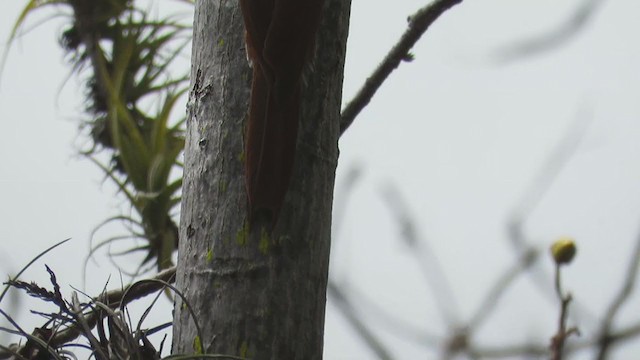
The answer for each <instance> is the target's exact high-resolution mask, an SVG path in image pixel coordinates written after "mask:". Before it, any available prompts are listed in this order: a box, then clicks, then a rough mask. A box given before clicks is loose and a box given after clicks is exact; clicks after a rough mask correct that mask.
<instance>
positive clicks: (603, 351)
mask: <svg viewBox="0 0 640 360" xmlns="http://www.w3.org/2000/svg"><path fill="white" fill-rule="evenodd" d="M639 266H640V237H638V239H637V240H636V246H635V249H634V251H633V254H632V256H631V261H630V262H629V267H628V268H627V274H626V276H625V281H624V283H623V284H622V288H621V289H620V291H619V292H618V294H616V296H615V297H614V298H613V301H612V302H611V305H609V308H608V309H607V312H606V315H605V317H604V320H603V321H602V326H601V328H600V336H599V339H598V342H599V346H600V349H599V350H598V357H597V359H598V360H603V359H606V358H607V354H608V352H609V350H611V345H613V343H614V342H615V341H616V339H617V338H614V337H613V336H612V334H611V329H612V327H613V321H614V319H615V317H616V315H617V314H618V312H619V311H620V309H621V308H622V305H624V303H625V302H626V301H627V300H628V299H629V296H630V295H631V294H632V292H633V290H634V285H635V283H636V279H637V277H638V267H639Z"/></svg>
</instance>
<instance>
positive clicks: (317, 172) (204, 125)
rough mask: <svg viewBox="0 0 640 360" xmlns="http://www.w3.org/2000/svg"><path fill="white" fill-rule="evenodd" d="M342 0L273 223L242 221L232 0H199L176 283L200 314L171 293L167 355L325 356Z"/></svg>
mask: <svg viewBox="0 0 640 360" xmlns="http://www.w3.org/2000/svg"><path fill="white" fill-rule="evenodd" d="M300 1H302V0H300ZM350 5H351V1H350V0H326V4H325V9H324V15H323V20H322V24H321V28H320V31H319V34H318V40H317V50H316V54H315V57H314V62H313V67H312V68H313V71H309V72H308V73H307V75H306V76H305V84H304V85H303V90H302V98H303V104H302V112H301V122H300V129H299V133H298V141H297V153H296V158H295V165H294V170H293V178H292V180H291V185H290V189H289V192H288V194H287V196H286V199H285V204H284V206H283V208H282V211H281V212H280V214H279V217H278V221H277V224H276V226H275V228H274V229H273V231H271V229H266V228H262V227H259V226H251V228H250V227H249V226H248V222H247V213H246V208H247V195H246V193H245V186H244V170H243V169H244V166H243V160H244V154H243V131H244V124H245V121H246V117H247V107H248V99H249V89H250V84H251V72H250V69H249V67H248V63H247V59H246V54H245V49H244V39H243V27H242V26H243V25H242V15H241V13H240V9H239V6H238V1H237V0H216V1H208V0H201V1H197V2H196V8H195V21H194V37H193V58H192V70H191V79H192V80H191V83H192V86H191V92H190V96H189V104H188V110H187V111H188V116H187V119H188V120H187V121H188V123H187V140H186V148H185V169H184V184H183V190H182V193H183V198H182V211H181V224H180V245H179V258H178V271H177V279H176V281H177V287H178V288H179V289H180V290H181V291H182V292H183V294H184V296H185V298H186V302H188V305H190V306H191V308H192V309H193V311H194V313H195V314H196V318H195V319H193V318H192V317H191V316H190V313H189V311H188V309H187V307H186V304H184V301H182V300H181V299H177V300H176V305H175V318H174V340H173V353H194V352H198V351H200V348H201V351H202V352H204V353H218V354H228V355H235V356H242V357H247V358H252V359H286V360H288V359H320V358H322V345H323V330H324V312H325V302H326V284H327V274H328V264H329V248H330V234H331V231H330V230H331V205H332V199H333V185H334V178H335V169H336V164H337V160H338V146H337V144H338V134H339V119H340V106H341V97H342V79H343V67H344V56H345V46H346V38H347V31H348V22H349V10H350ZM194 321H195V322H197V323H198V325H199V327H200V329H201V336H202V337H201V338H199V337H198V334H197V328H196V326H195V325H194V324H195V323H194ZM200 340H201V341H200ZM200 344H201V345H200Z"/></svg>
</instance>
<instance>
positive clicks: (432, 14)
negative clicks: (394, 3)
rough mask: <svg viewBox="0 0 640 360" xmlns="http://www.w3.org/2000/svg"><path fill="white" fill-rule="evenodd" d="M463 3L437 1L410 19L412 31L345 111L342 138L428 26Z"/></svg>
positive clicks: (399, 42) (405, 35) (388, 55)
mask: <svg viewBox="0 0 640 360" xmlns="http://www.w3.org/2000/svg"><path fill="white" fill-rule="evenodd" d="M461 2H462V0H436V1H434V2H432V3H431V4H429V5H427V6H425V7H423V8H421V9H420V10H418V12H416V13H415V14H413V15H412V16H410V17H409V28H408V29H407V30H406V31H405V32H404V34H402V36H401V37H400V39H399V40H398V42H397V43H396V44H395V45H394V46H393V48H392V49H391V50H390V51H389V53H388V54H387V56H386V57H385V58H384V60H382V63H380V65H378V68H377V69H375V71H374V72H373V74H371V76H370V77H369V78H368V79H367V80H366V81H365V83H364V85H363V86H362V88H360V90H359V91H358V93H357V94H356V96H355V97H354V98H353V99H352V100H351V102H349V104H347V106H346V107H345V108H344V109H343V110H342V118H341V119H340V134H343V133H344V132H345V130H347V128H348V127H349V126H351V124H352V123H353V120H354V119H355V118H356V116H358V114H359V113H360V111H362V109H364V107H365V106H367V104H369V102H370V101H371V99H372V98H373V95H374V94H375V93H376V92H377V91H378V89H379V88H380V86H381V85H382V83H383V82H384V81H385V80H386V79H387V78H388V77H389V75H390V74H391V72H392V71H393V70H395V69H396V68H397V67H398V65H400V62H402V61H403V60H407V59H408V55H409V50H411V48H412V47H413V46H414V45H415V44H416V43H417V42H418V40H420V37H422V35H423V34H424V33H425V32H426V31H427V29H428V28H429V26H431V24H433V23H434V22H435V21H436V20H437V19H438V18H439V17H440V15H442V14H444V12H445V11H447V10H449V9H450V8H452V7H453V6H454V5H457V4H459V3H461Z"/></svg>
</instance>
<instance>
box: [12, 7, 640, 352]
mask: <svg viewBox="0 0 640 360" xmlns="http://www.w3.org/2000/svg"><path fill="white" fill-rule="evenodd" d="M579 3H581V2H580V1H576V0H572V1H564V2H558V1H552V0H536V1H531V0H519V1H514V0H485V1H472V0H466V1H464V2H463V3H462V4H461V5H458V6H457V7H455V8H453V9H452V10H450V11H449V12H448V13H446V14H445V15H444V16H443V17H442V18H441V19H439V20H438V21H436V23H435V25H434V26H433V27H432V28H431V29H430V30H429V31H428V32H427V35H426V36H425V37H423V39H422V40H421V41H420V43H419V44H418V46H416V48H414V49H413V53H414V54H415V56H416V59H415V61H413V62H411V63H403V64H402V65H401V66H400V68H399V69H398V70H397V71H396V72H394V73H393V74H392V76H391V78H390V79H389V80H388V81H387V82H386V83H385V85H384V86H383V87H382V89H381V90H380V91H379V93H378V94H377V95H376V96H375V97H374V99H373V101H372V103H371V104H370V105H369V106H368V107H367V108H366V109H365V110H364V111H363V113H362V114H361V115H360V116H359V117H358V118H357V119H356V122H355V124H354V125H353V126H352V127H351V128H350V129H349V130H348V131H347V133H346V134H345V135H344V136H343V138H342V139H341V142H340V150H341V154H340V155H341V157H340V164H339V169H338V175H337V184H338V186H340V185H341V184H342V181H343V180H344V179H345V175H346V174H347V172H348V171H350V170H352V169H353V168H354V167H357V168H359V169H361V170H362V176H361V178H360V181H359V183H358V186H357V187H356V189H355V191H354V193H353V194H351V196H350V197H349V200H348V206H347V208H346V213H345V217H344V218H343V219H342V226H341V228H340V229H339V233H337V234H336V239H335V240H334V244H333V248H332V256H333V259H332V268H331V271H332V273H331V275H332V277H333V278H334V279H335V280H337V281H338V282H339V283H341V284H347V285H348V286H347V287H348V289H349V290H350V291H352V292H353V295H354V296H357V299H361V296H363V294H364V295H365V296H366V297H367V299H368V300H367V302H363V301H362V300H360V301H359V303H358V305H359V306H358V309H359V310H361V312H362V314H365V315H367V314H368V320H369V322H368V323H370V324H374V325H376V324H377V326H376V328H378V329H385V328H386V329H387V330H378V331H376V333H377V334H378V335H380V336H381V337H382V338H383V339H384V343H385V345H386V346H387V347H388V348H389V349H390V350H391V351H392V353H393V354H394V355H396V358H398V359H413V358H432V357H434V356H435V353H433V352H431V351H429V350H428V348H427V347H426V346H424V345H420V344H416V343H415V342H412V341H409V340H407V339H401V337H400V336H395V335H392V334H391V331H390V330H389V329H390V326H389V325H380V323H379V322H376V321H375V319H374V315H371V314H372V313H373V312H372V311H371V309H372V308H373V307H380V308H382V309H384V310H385V311H387V312H388V313H389V314H391V315H392V316H393V317H395V318H397V319H401V320H404V321H407V322H409V323H410V324H412V325H413V326H415V327H417V328H419V329H422V330H423V331H425V332H427V333H430V334H436V335H439V336H444V335H446V334H447V327H448V326H449V325H451V324H449V323H448V322H446V321H445V320H443V317H442V314H441V311H439V309H438V308H437V307H436V303H435V300H434V296H433V291H431V289H430V288H429V287H428V286H427V285H426V283H425V280H424V276H423V275H422V272H421V271H422V270H421V269H422V268H421V265H420V264H419V263H418V262H417V261H416V257H421V258H428V254H424V255H423V254H420V255H418V256H416V254H415V251H409V250H408V248H407V247H406V246H405V245H404V244H403V243H402V242H401V241H400V240H399V239H400V236H399V228H398V227H397V226H396V223H395V222H394V217H393V215H392V214H391V212H390V209H389V208H388V206H387V203H386V202H385V200H384V197H383V191H384V189H385V188H386V187H388V186H395V187H396V188H397V189H398V192H399V193H400V194H401V196H402V197H403V198H404V200H405V201H406V203H407V204H408V207H409V210H410V211H411V215H412V216H413V217H414V219H416V221H417V231H418V234H419V236H420V238H421V239H422V240H424V241H426V242H427V243H428V247H430V248H431V249H432V250H433V252H434V253H435V254H436V256H437V259H438V262H439V263H440V264H442V265H443V268H444V272H445V273H446V277H447V279H448V282H449V285H450V286H451V287H452V289H453V292H454V297H455V303H456V304H455V307H456V308H457V311H456V313H455V317H456V319H457V320H459V321H460V322H462V323H464V322H465V321H468V319H469V317H470V316H471V315H472V314H473V313H474V312H475V311H476V308H477V306H478V305H479V304H480V301H481V299H482V297H483V295H484V294H485V293H486V292H487V289H488V287H489V286H490V284H492V282H493V281H494V280H495V279H496V278H497V277H498V276H500V275H501V274H503V272H504V271H505V270H506V269H507V268H509V267H510V266H511V265H512V264H513V263H514V261H515V256H514V255H515V253H514V252H513V249H512V247H511V245H510V243H509V241H508V237H507V228H506V225H507V221H508V219H509V217H510V216H511V215H512V212H513V210H514V209H515V208H516V207H517V206H518V205H519V203H520V200H521V199H522V198H523V196H525V193H526V191H527V190H528V189H529V187H530V184H531V183H532V182H533V180H534V179H535V177H536V176H537V175H538V174H540V170H541V168H542V166H543V165H544V163H545V161H546V160H547V158H548V156H549V155H550V154H551V151H552V150H553V149H554V147H555V146H557V145H558V143H559V142H560V141H561V140H562V139H563V138H564V137H565V136H566V134H567V132H568V131H569V129H571V127H572V126H574V125H573V124H575V123H576V122H580V121H583V122H584V123H586V122H590V125H589V127H588V128H587V130H586V134H585V135H584V137H583V138H582V139H581V142H580V144H579V146H578V148H577V149H576V152H575V154H574V155H573V157H572V158H571V159H570V161H569V162H568V164H567V165H566V166H565V167H564V168H563V169H562V171H561V172H560V174H559V177H558V178H557V180H556V181H555V182H554V183H553V185H552V186H551V188H550V190H549V192H548V193H547V194H546V196H545V197H544V198H543V199H542V201H541V202H540V204H539V206H538V207H536V208H535V210H534V211H533V213H532V214H531V216H530V217H529V218H528V221H527V222H526V225H525V231H526V234H527V236H529V237H530V240H531V242H532V243H533V244H535V245H537V246H539V247H540V248H541V249H543V250H544V251H546V248H547V247H548V245H549V243H550V242H551V241H552V240H553V239H554V238H556V237H558V236H560V235H571V236H574V237H576V239H577V240H578V243H579V252H578V256H577V258H576V261H575V262H574V264H572V265H571V266H570V267H569V268H568V269H566V271H565V277H564V283H565V286H566V287H567V288H568V289H570V290H571V291H572V293H573V294H574V298H576V299H577V301H578V302H579V303H580V306H581V307H582V308H584V309H586V311H587V313H588V314H590V315H587V316H583V317H581V318H580V319H578V321H579V323H578V325H579V326H580V328H581V330H582V332H583V336H585V337H588V336H590V335H592V334H593V331H595V330H596V329H597V327H596V325H597V322H596V320H597V319H598V317H599V316H600V315H601V314H602V313H603V311H604V309H605V308H606V306H607V305H608V304H609V302H610V301H611V299H612V297H613V295H614V294H615V292H616V291H617V290H618V288H619V287H620V279H621V277H622V275H623V274H624V271H625V270H626V265H627V262H628V257H629V255H628V254H629V253H630V252H631V250H632V246H633V244H634V241H635V240H636V237H637V235H638V232H639V231H640V226H639V225H640V222H639V221H638V220H639V219H640V186H638V185H639V183H640V181H639V180H640V161H639V156H638V154H640V123H639V122H638V118H640V101H638V95H639V94H640V71H639V66H638V64H640V45H639V44H640V43H639V42H638V34H640V23H639V22H638V21H637V14H638V12H639V11H640V4H639V3H638V2H637V1H633V0H617V1H613V0H610V1H605V2H604V5H603V6H602V8H601V9H600V10H599V11H598V13H597V15H596V16H595V18H593V19H592V21H591V22H590V24H589V25H588V26H587V27H586V28H585V29H584V30H583V31H581V32H580V33H579V34H578V35H577V36H576V37H574V38H572V40H571V41H569V42H567V43H566V44H564V45H562V46H560V47H559V48H557V49H555V50H552V51H549V52H545V53H543V54H540V55H537V56H532V57H529V58H525V59H522V60H519V61H515V62H511V63H508V64H506V65H501V66H497V65H496V64H495V63H492V62H491V61H490V59H491V56H492V55H495V54H496V52H497V51H498V50H499V49H501V48H503V47H504V46H505V45H509V44H513V43H517V42H518V41H519V40H523V39H528V38H530V37H532V36H536V35H540V34H545V33H546V32H547V31H548V30H551V29H555V28H557V27H558V26H560V25H561V24H563V22H564V21H565V20H566V19H567V18H568V17H569V16H570V15H571V14H572V11H573V10H574V9H575V7H576V6H577V4H579ZM389 4H390V2H389V1H382V0H353V8H352V22H351V34H350V38H349V49H348V54H347V56H348V60H347V68H346V79H345V87H344V94H345V101H348V100H350V99H351V97H352V96H353V94H354V93H355V91H356V90H357V89H358V88H359V87H360V85H361V84H362V82H363V81H364V79H365V78H366V77H367V76H368V75H369V74H370V73H371V71H372V70H373V68H374V67H375V66H376V65H377V63H378V62H379V61H380V60H381V58H382V57H383V56H384V54H386V52H387V51H388V49H389V48H390V47H391V46H392V44H393V43H394V42H395V41H396V40H397V38H398V37H399V36H400V34H401V33H402V32H403V31H404V29H405V28H406V24H407V23H406V18H407V16H408V15H410V14H412V13H413V12H415V11H416V10H417V9H418V8H420V7H421V6H423V5H424V4H425V2H424V1H420V0H402V1H394V2H393V6H390V5H389ZM23 5H24V2H20V1H4V2H2V4H1V7H0V9H1V10H0V39H6V38H7V36H8V33H9V30H10V27H11V24H12V23H13V21H14V20H15V19H16V17H17V14H18V12H19V10H20V8H21V7H22V6H23ZM30 24H33V22H30ZM61 24H63V21H62V20H55V21H53V22H49V23H46V24H44V25H42V26H39V27H37V28H36V29H35V30H33V31H31V32H30V33H28V34H27V35H26V36H24V37H23V38H21V39H20V40H19V41H17V42H16V43H15V44H14V47H13V48H12V49H11V52H10V55H9V58H8V61H7V63H6V65H5V69H4V73H3V76H2V79H1V83H0V121H1V125H2V127H1V128H2V131H1V132H0V164H2V165H1V166H0V199H2V200H1V201H0V272H1V273H2V274H6V273H14V272H15V271H17V270H18V269H19V268H20V267H22V266H23V265H24V264H26V263H27V262H28V261H29V260H30V259H31V258H32V257H33V256H35V255H36V254H38V253H39V252H40V251H42V250H43V249H45V248H46V247H48V246H50V245H51V244H53V243H55V242H57V241H60V240H62V239H65V238H69V237H71V238H72V242H70V243H68V244H66V245H64V246H63V247H62V248H59V249H57V250H54V252H52V253H50V254H49V255H47V256H46V258H45V260H44V261H40V262H39V263H38V264H37V265H35V266H34V267H32V268H31V269H30V270H29V271H28V272H27V274H26V275H25V276H24V279H25V280H35V281H37V282H39V283H40V284H41V285H45V284H48V275H47V274H46V272H45V271H44V267H43V265H42V264H43V263H47V264H49V266H51V267H52V268H53V269H54V270H55V271H56V273H57V274H58V278H59V280H60V281H61V283H62V284H64V285H65V286H63V288H64V289H66V291H67V292H70V291H71V289H70V288H69V286H68V285H73V286H76V287H82V276H81V273H82V271H83V267H82V264H83V260H84V257H85V256H86V254H87V251H88V247H89V246H88V238H89V234H90V232H91V230H92V228H93V227H94V226H95V225H97V224H99V223H100V222H101V221H103V220H104V219H106V218H107V217H109V216H112V215H115V214H117V213H118V211H120V210H121V209H122V206H123V204H124V202H123V200H122V199H120V198H119V197H117V196H115V195H114V194H115V190H114V187H113V186H111V185H110V184H108V183H102V180H103V175H102V173H101V172H100V170H99V169H97V168H96V167H95V165H93V164H92V163H90V162H89V161H86V160H84V159H82V158H81V157H79V156H77V151H78V147H79V145H80V144H83V139H82V138H81V137H78V131H77V129H78V124H79V119H80V118H81V115H80V110H81V109H82V106H81V100H82V97H81V94H82V89H81V88H80V81H79V80H77V79H75V78H72V79H71V80H69V82H68V83H67V84H66V86H64V87H62V91H59V90H60V88H61V86H62V84H63V81H64V80H65V79H66V77H67V76H68V73H69V67H68V66H67V64H66V63H65V62H64V60H63V57H62V52H61V50H60V48H59V46H58V43H57V39H58V37H59V35H60V33H61V31H62V29H63V28H62V25H61ZM4 49H5V47H4V44H3V45H2V50H4ZM184 61H185V66H188V59H185V60H184ZM342 197H344V193H341V192H340V188H338V189H337V191H336V198H342ZM98 261H99V263H100V264H101V266H100V267H97V266H91V267H90V268H89V273H88V277H89V282H90V284H89V285H88V286H87V289H89V290H91V291H94V292H95V291H97V289H100V288H101V287H102V284H104V282H105V281H106V280H107V278H108V277H109V276H111V277H112V280H111V284H112V286H113V287H115V286H117V285H118V284H119V280H118V272H117V271H116V270H114V269H113V268H112V267H110V266H109V264H108V261H107V260H105V259H104V258H100V259H98ZM432 264H433V261H429V264H428V265H427V266H431V265H432ZM541 264H542V268H543V269H545V271H547V274H551V272H550V270H551V263H550V261H549V260H548V259H547V258H546V257H545V258H543V260H542V261H541ZM530 280H531V278H530V277H527V276H524V277H521V278H520V279H519V280H518V281H517V282H516V283H515V285H514V286H513V287H512V288H511V289H510V291H509V292H508V293H507V295H506V296H505V298H504V299H503V300H502V301H501V302H500V304H499V309H498V310H497V311H496V312H495V313H494V314H493V317H491V320H489V321H488V322H487V323H486V324H485V325H484V326H483V327H482V328H480V331H479V332H478V333H477V336H476V337H474V339H473V340H474V341H475V342H477V343H478V344H483V345H496V346H497V345H504V344H515V343H521V342H525V341H527V340H539V341H541V342H546V341H547V340H546V339H548V338H549V337H550V336H551V335H552V334H553V332H554V331H555V326H556V325H555V324H556V318H557V312H558V309H557V306H556V305H555V303H554V302H553V301H552V300H550V298H549V296H547V295H544V294H541V293H540V292H539V291H538V290H537V288H536V287H535V286H533V285H532V282H531V281H530ZM547 281H548V284H549V285H550V284H552V279H551V278H550V277H549V278H548V279H547ZM5 301H6V300H5ZM367 304H374V305H373V306H369V305H367ZM638 305H639V299H638V297H637V296H634V297H632V298H631V300H630V301H629V303H628V304H627V306H626V307H625V310H626V311H623V312H622V314H621V316H619V318H618V319H619V321H618V324H620V325H625V324H626V325H628V324H632V323H635V321H637V320H638V319H639V317H638V316H637V312H636V311H634V309H637V306H638ZM6 306H7V303H4V302H3V305H2V308H3V309H6ZM166 309H167V310H166V311H167V312H165V314H164V316H167V317H166V318H165V319H168V316H169V315H167V314H169V312H170V310H169V309H170V307H169V306H167V307H166ZM158 312H159V313H160V314H162V311H158ZM20 314H21V315H20V316H18V317H17V319H18V320H22V321H24V322H21V324H22V325H24V326H25V328H29V326H31V327H33V326H36V325H40V324H41V323H40V322H39V321H35V319H33V317H31V318H30V317H29V316H27V314H26V310H25V309H23V310H22V311H21V312H20ZM23 319H24V320H23ZM28 319H31V320H28ZM28 321H31V322H28ZM158 321H161V320H158ZM625 350H626V351H628V352H626V354H627V358H628V356H630V355H628V354H634V353H635V354H637V351H638V350H640V346H638V345H635V346H634V345H632V346H629V347H625ZM325 353H326V356H325V357H326V358H327V359H366V358H370V357H371V353H369V352H368V350H367V348H366V347H364V346H363V345H362V343H361V342H360V340H359V338H358V337H356V336H354V335H353V333H352V330H351V329H350V328H349V327H348V326H347V325H346V322H345V321H344V319H343V318H342V315H340V313H339V312H338V311H337V310H336V307H335V306H334V305H333V304H332V303H331V302H330V303H329V305H328V307H327V321H326V335H325ZM624 354H625V352H620V353H618V355H620V356H621V357H622V358H625V356H624ZM582 355H583V356H580V357H579V358H590V357H589V356H587V354H582Z"/></svg>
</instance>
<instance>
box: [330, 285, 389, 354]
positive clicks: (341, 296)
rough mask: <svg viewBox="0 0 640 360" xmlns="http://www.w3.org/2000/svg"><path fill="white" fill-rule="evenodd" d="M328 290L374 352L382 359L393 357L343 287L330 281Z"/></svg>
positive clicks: (346, 317)
mask: <svg viewBox="0 0 640 360" xmlns="http://www.w3.org/2000/svg"><path fill="white" fill-rule="evenodd" d="M327 292H328V293H329V296H331V297H332V298H333V300H334V302H335V304H336V306H337V308H338V309H339V310H340V311H341V312H342V314H343V315H344V317H345V319H346V320H347V321H348V322H349V324H351V326H353V327H354V328H355V329H356V333H357V334H358V335H360V337H361V338H362V340H363V341H364V342H366V343H367V345H368V346H369V349H371V351H373V353H375V354H376V356H377V357H378V358H379V359H381V360H391V359H393V357H392V356H391V354H390V352H389V350H387V349H386V348H385V346H384V345H383V344H382V342H381V341H380V340H379V339H378V337H376V335H375V334H374V333H373V332H372V331H371V330H370V329H369V327H368V326H367V325H366V324H365V323H364V322H363V321H362V319H361V318H360V316H357V314H356V310H355V308H354V307H353V304H351V302H350V301H349V298H348V297H347V296H346V294H345V293H344V292H343V291H342V289H341V288H340V287H339V286H337V285H336V284H335V283H333V282H331V281H330V282H329V284H328V286H327Z"/></svg>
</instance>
